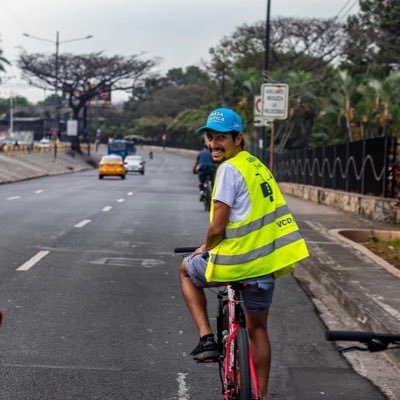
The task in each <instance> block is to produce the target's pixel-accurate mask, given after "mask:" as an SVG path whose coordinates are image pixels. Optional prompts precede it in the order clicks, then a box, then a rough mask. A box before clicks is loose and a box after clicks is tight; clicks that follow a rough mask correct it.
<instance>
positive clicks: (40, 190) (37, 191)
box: [35, 189, 43, 194]
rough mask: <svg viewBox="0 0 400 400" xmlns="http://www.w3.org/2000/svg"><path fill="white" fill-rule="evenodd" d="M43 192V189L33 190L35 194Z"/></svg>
mask: <svg viewBox="0 0 400 400" xmlns="http://www.w3.org/2000/svg"><path fill="white" fill-rule="evenodd" d="M39 193H43V189H39V190H35V194H39Z"/></svg>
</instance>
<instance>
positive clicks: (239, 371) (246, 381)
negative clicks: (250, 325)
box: [234, 327, 252, 400]
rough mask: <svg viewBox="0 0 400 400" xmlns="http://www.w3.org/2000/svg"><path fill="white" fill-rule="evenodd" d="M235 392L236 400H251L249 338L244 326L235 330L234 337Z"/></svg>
mask: <svg viewBox="0 0 400 400" xmlns="http://www.w3.org/2000/svg"><path fill="white" fill-rule="evenodd" d="M234 356H235V382H234V384H235V393H236V399H237V400H251V399H252V394H251V374H250V355H249V338H248V336H247V331H246V329H245V328H243V327H240V328H239V329H238V330H237V331H236V339H235V355H234Z"/></svg>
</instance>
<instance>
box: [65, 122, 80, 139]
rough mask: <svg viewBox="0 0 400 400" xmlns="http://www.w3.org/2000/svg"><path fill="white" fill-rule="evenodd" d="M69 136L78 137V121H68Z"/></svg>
mask: <svg viewBox="0 0 400 400" xmlns="http://www.w3.org/2000/svg"><path fill="white" fill-rule="evenodd" d="M67 136H78V121H77V120H76V119H70V120H68V121H67Z"/></svg>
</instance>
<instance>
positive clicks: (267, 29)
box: [262, 0, 271, 163]
mask: <svg viewBox="0 0 400 400" xmlns="http://www.w3.org/2000/svg"><path fill="white" fill-rule="evenodd" d="M270 15H271V0H267V15H266V19H265V43H264V64H263V71H262V82H263V83H267V82H268V77H267V74H268V68H269V47H270V40H269V33H270ZM262 138H263V147H262V161H263V162H264V163H265V162H266V160H267V149H266V145H267V128H266V127H265V126H263V128H262Z"/></svg>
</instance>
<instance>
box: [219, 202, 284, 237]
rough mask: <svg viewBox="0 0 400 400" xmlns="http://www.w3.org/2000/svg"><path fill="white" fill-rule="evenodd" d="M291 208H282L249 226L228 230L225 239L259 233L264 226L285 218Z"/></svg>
mask: <svg viewBox="0 0 400 400" xmlns="http://www.w3.org/2000/svg"><path fill="white" fill-rule="evenodd" d="M289 213H290V211H289V207H288V206H281V207H279V208H277V209H276V210H275V211H273V212H271V213H268V214H265V215H264V216H263V217H261V218H259V219H257V220H255V221H253V222H250V223H249V224H247V225H244V226H241V227H240V228H228V229H226V232H225V237H226V238H227V239H233V238H237V237H240V236H244V235H247V234H248V233H250V232H254V231H257V230H258V229H261V228H262V227H263V226H265V225H268V224H271V223H272V222H274V221H275V220H276V219H277V218H280V217H283V216H284V215H286V214H289Z"/></svg>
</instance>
